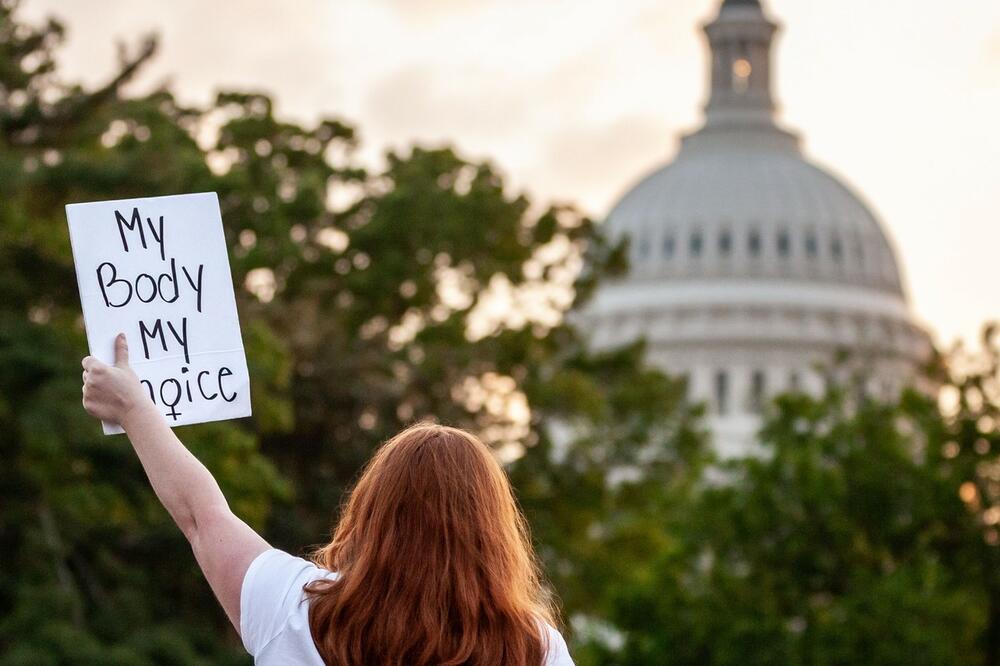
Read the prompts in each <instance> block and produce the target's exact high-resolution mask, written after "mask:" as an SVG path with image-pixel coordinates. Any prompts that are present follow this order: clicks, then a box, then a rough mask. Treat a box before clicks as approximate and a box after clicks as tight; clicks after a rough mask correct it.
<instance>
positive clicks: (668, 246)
mask: <svg viewBox="0 0 1000 666" xmlns="http://www.w3.org/2000/svg"><path fill="white" fill-rule="evenodd" d="M674 245H675V243H674V237H673V236H667V237H666V238H664V239H663V248H662V250H663V256H664V257H666V258H667V259H673V258H674Z"/></svg>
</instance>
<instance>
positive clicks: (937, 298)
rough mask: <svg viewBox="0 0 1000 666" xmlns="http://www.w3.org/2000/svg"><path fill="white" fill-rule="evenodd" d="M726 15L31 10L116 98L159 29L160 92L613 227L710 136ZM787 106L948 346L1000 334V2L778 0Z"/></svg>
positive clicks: (691, 2)
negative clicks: (119, 54) (613, 208)
mask: <svg viewBox="0 0 1000 666" xmlns="http://www.w3.org/2000/svg"><path fill="white" fill-rule="evenodd" d="M719 2H720V0H283V1H281V2H279V1H277V0H239V1H238V2H233V1H226V2H223V1H221V0H214V1H213V0H171V1H170V2H157V1H154V0H24V9H25V14H26V15H27V16H28V17H30V18H38V17H41V16H42V15H45V14H55V15H57V16H59V17H60V18H62V19H64V21H65V22H66V24H67V26H68V29H69V40H68V45H67V47H66V48H65V49H64V50H63V54H62V60H61V62H62V64H63V73H64V75H65V76H66V77H68V78H71V79H83V80H84V81H86V82H91V83H95V82H97V81H99V80H101V79H102V78H103V77H104V76H106V75H107V73H108V72H109V71H110V70H111V68H112V66H113V64H114V62H115V41H116V39H124V40H127V41H129V42H131V43H135V41H136V39H137V38H138V37H139V36H140V35H142V34H144V33H146V32H148V31H150V30H153V29H155V30H157V31H159V32H160V34H161V37H162V50H161V53H160V55H159V57H158V59H157V61H156V63H155V64H154V65H153V66H152V67H150V69H149V71H148V72H147V73H146V75H145V76H144V78H143V79H142V82H141V85H140V86H139V90H141V89H143V87H148V86H150V85H153V84H156V83H159V82H160V81H162V80H164V79H165V78H169V79H171V80H172V82H173V88H174V90H175V91H176V92H178V93H179V94H180V96H181V97H182V99H185V100H188V101H198V102H204V101H207V100H208V99H209V98H210V97H211V96H212V95H213V94H214V91H215V90H217V89H218V88H220V87H221V88H252V89H260V90H264V91H267V92H270V93H273V94H274V95H275V97H276V98H277V100H278V107H277V109H278V113H279V115H285V116H289V117H292V118H296V119H301V120H312V119H315V118H316V117H317V116H319V115H324V114H325V115H333V116H338V117H341V118H343V119H345V120H347V121H349V122H351V123H353V124H355V125H356V126H357V127H358V128H359V129H360V131H361V135H362V140H363V141H364V144H365V151H364V153H363V154H364V155H365V156H366V157H367V158H369V159H374V158H375V157H376V156H377V155H379V154H380V153H381V152H382V151H383V150H384V149H385V148H386V147H390V146H392V147H404V146H406V145H408V144H410V143H412V142H413V141H418V142H422V143H433V144H437V143H441V142H443V141H449V142H452V143H454V144H455V145H456V146H457V147H458V148H459V150H460V152H462V153H463V154H464V155H466V156H467V157H472V158H484V157H488V158H490V159H492V160H493V161H494V162H495V163H496V164H497V165H498V166H499V167H500V168H501V170H502V171H503V172H504V173H505V174H506V175H507V176H508V177H509V179H510V180H511V182H512V183H513V184H514V185H515V186H517V187H522V188H527V189H528V190H529V191H530V192H531V193H532V194H534V195H536V196H538V197H541V198H543V199H546V200H560V201H574V202H577V203H578V204H579V205H580V206H581V207H582V208H583V209H584V210H586V211H587V212H588V213H590V214H592V215H595V216H598V217H603V216H604V214H605V213H606V212H607V210H608V207H609V206H610V204H611V203H612V202H613V201H614V200H615V198H616V197H617V196H618V195H620V194H622V193H623V192H624V190H625V189H626V188H627V187H629V186H630V185H631V184H632V183H633V182H634V181H635V180H636V179H637V178H638V177H639V176H641V175H643V174H645V173H646V172H647V171H648V170H649V169H650V168H652V167H653V166H655V165H656V164H658V163H660V162H663V161H665V160H667V159H669V158H670V157H671V156H672V155H673V154H674V152H675V150H676V146H677V144H676V137H677V135H678V133H679V132H681V131H685V130H690V129H693V128H694V127H695V126H696V125H697V124H698V122H699V119H700V114H701V106H702V103H703V101H704V99H705V80H704V79H705V64H706V47H705V44H704V42H703V41H702V37H701V34H700V32H699V31H698V29H697V28H698V26H699V25H700V24H701V23H704V22H705V21H706V20H708V19H709V18H711V17H712V16H714V13H715V10H716V8H717V6H718V4H719ZM764 4H765V7H766V9H767V10H768V12H769V14H770V15H771V16H772V17H773V18H777V19H778V20H779V22H780V23H782V25H783V27H784V30H783V32H782V34H781V35H780V36H779V38H778V40H777V46H776V50H775V57H776V69H777V78H776V90H775V92H776V95H777V98H778V100H779V102H780V104H781V106H782V111H781V118H782V120H783V121H784V124H785V125H787V126H789V127H791V128H793V129H795V130H798V131H800V132H801V133H802V134H803V135H804V138H805V142H804V146H805V150H806V153H807V154H808V155H809V156H810V157H811V158H813V159H814V160H816V161H817V162H819V163H820V164H822V165H824V166H826V167H829V168H830V169H832V170H833V171H834V172H835V173H837V174H838V175H840V176H842V177H844V178H846V180H847V181H848V182H850V183H851V184H852V185H853V186H854V187H855V189H856V190H858V191H860V192H861V193H862V194H863V195H864V196H865V198H866V199H867V200H868V202H869V203H870V204H871V205H872V207H873V208H874V210H875V211H876V213H877V214H878V215H879V217H880V218H881V219H882V221H883V223H884V224H885V226H886V227H887V228H888V230H889V235H890V237H891V238H892V239H893V240H894V242H895V245H896V248H897V250H898V252H899V254H900V256H901V259H902V264H903V265H904V267H905V276H906V279H907V282H908V284H909V292H910V297H911V300H912V302H913V305H914V309H915V311H916V313H917V316H918V319H919V320H921V321H923V322H925V323H926V324H928V325H929V326H930V328H931V329H932V331H934V332H935V333H936V334H937V335H936V337H937V340H938V341H939V342H942V343H948V342H950V341H952V340H954V339H955V338H956V337H958V336H962V337H965V338H967V339H971V338H973V337H974V336H975V335H976V333H977V332H978V329H979V325H980V323H981V322H983V321H984V320H987V319H990V318H1000V171H998V165H1000V0H954V1H953V2H950V3H944V2H941V1H940V0H808V1H807V0H764Z"/></svg>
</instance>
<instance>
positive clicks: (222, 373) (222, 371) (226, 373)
mask: <svg viewBox="0 0 1000 666" xmlns="http://www.w3.org/2000/svg"><path fill="white" fill-rule="evenodd" d="M232 375H233V371H232V370H230V369H229V368H227V367H226V366H222V367H221V368H219V393H221V394H222V399H223V400H225V401H226V402H232V401H233V400H236V395H237V394H236V393H233V397H231V398H227V397H226V391H225V389H223V388H222V378H223V377H232Z"/></svg>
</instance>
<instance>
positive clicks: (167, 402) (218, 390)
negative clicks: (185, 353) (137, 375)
mask: <svg viewBox="0 0 1000 666" xmlns="http://www.w3.org/2000/svg"><path fill="white" fill-rule="evenodd" d="M181 374H182V375H185V376H182V377H180V378H179V379H178V378H175V377H167V378H166V379H164V380H163V381H161V382H160V384H159V386H153V382H151V381H149V380H148V379H142V380H140V382H141V383H142V384H143V386H145V387H146V390H147V391H149V397H150V399H151V400H152V401H153V404H156V405H160V404H162V405H163V406H164V407H168V408H169V409H170V411H169V412H167V416H169V417H170V418H172V419H174V420H175V421H176V420H177V417H179V416H180V415H181V412H179V411H178V410H177V406H178V405H184V404H187V405H191V404H194V402H195V399H196V397H201V399H202V400H208V401H212V400H217V399H222V400H224V401H226V402H233V401H235V400H236V396H237V394H236V392H235V391H233V392H232V393H227V392H226V388H225V386H223V379H225V378H226V377H232V376H233V371H232V370H230V369H229V368H227V367H226V366H222V367H221V368H219V369H218V370H215V371H210V370H200V371H198V372H197V373H194V372H191V370H190V368H188V367H187V366H184V367H182V368H181Z"/></svg>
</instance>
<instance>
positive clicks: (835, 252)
mask: <svg viewBox="0 0 1000 666" xmlns="http://www.w3.org/2000/svg"><path fill="white" fill-rule="evenodd" d="M830 254H831V255H832V256H833V260H834V261H840V258H841V257H842V256H843V254H844V247H843V246H842V245H841V243H840V239H839V238H837V237H836V236H834V237H833V240H831V241H830Z"/></svg>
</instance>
